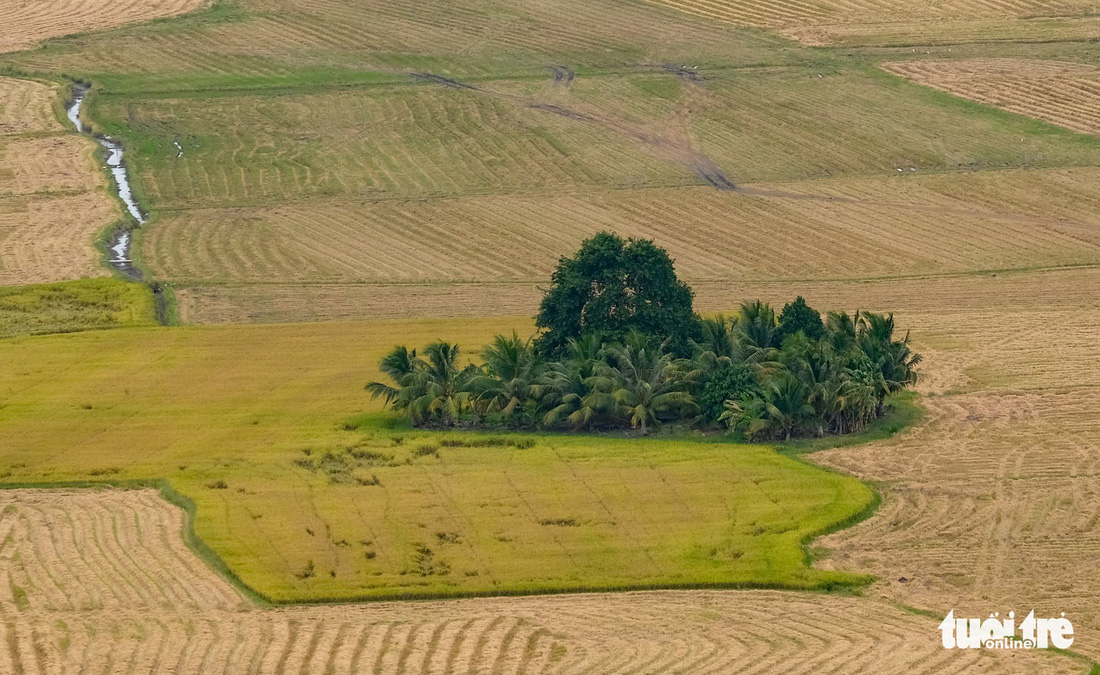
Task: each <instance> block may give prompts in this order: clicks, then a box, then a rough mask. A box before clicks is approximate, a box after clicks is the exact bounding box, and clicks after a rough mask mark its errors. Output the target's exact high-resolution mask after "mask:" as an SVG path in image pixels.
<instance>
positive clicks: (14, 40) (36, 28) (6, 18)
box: [0, 0, 208, 53]
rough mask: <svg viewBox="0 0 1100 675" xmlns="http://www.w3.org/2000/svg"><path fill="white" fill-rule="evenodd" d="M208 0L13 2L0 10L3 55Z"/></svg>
mask: <svg viewBox="0 0 1100 675" xmlns="http://www.w3.org/2000/svg"><path fill="white" fill-rule="evenodd" d="M207 2H208V0H112V1H110V2H105V1H102V0H97V1H95V2H86V1H83V0H81V1H75V0H43V1H38V2H29V1H28V0H12V2H6V3H4V6H3V7H0V25H2V26H4V30H3V32H0V53H3V52H14V51H19V50H23V49H29V48H30V47H33V46H35V45H36V44H38V43H40V42H42V41H43V40H47V39H49V38H55V37H59V36H62V35H69V34H72V33H84V32H87V31H91V30H103V29H107V28H113V27H115V26H121V25H123V24H127V23H135V22H138V21H148V20H150V19H157V18H163V17H168V16H175V15H177V14H183V13H184V12H190V11H192V10H195V9H198V8H200V7H202V6H203V5H204V4H206V3H207Z"/></svg>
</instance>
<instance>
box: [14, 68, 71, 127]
mask: <svg viewBox="0 0 1100 675" xmlns="http://www.w3.org/2000/svg"><path fill="white" fill-rule="evenodd" d="M56 96H57V87H56V86H48V85H44V84H40V83H38V82H31V81H29V80H17V79H14V78H10V77H0V135H7V134H18V133H28V132H35V131H60V130H61V129H62V126H61V123H60V122H59V121H58V120H57V117H56V116H55V115H54V114H53V107H52V106H53V102H54V100H55V97H56Z"/></svg>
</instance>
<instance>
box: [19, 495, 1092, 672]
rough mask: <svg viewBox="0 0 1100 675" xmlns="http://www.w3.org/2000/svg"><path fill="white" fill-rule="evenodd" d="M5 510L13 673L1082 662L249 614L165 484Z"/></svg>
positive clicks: (798, 668) (666, 630) (639, 622)
mask: <svg viewBox="0 0 1100 675" xmlns="http://www.w3.org/2000/svg"><path fill="white" fill-rule="evenodd" d="M0 507H2V511H0V532H3V533H4V534H5V537H6V538H7V542H8V544H7V545H6V546H5V548H4V552H3V553H2V554H0V575H2V576H3V577H4V578H5V579H6V580H7V582H8V583H7V584H5V585H4V591H5V592H4V593H2V594H0V609H2V610H3V612H4V613H5V614H6V615H7V616H8V617H9V620H8V621H5V622H3V623H2V624H0V633H3V636H4V638H5V639H4V641H3V644H4V645H5V648H3V649H0V668H4V669H5V670H8V671H11V672H27V673H34V672H41V673H46V672H49V673H69V672H83V671H84V670H85V669H86V668H87V666H88V665H89V664H96V667H97V668H101V669H104V670H109V671H110V672H119V673H131V672H133V673H137V672H150V671H164V670H171V671H172V672H176V673H191V672H210V671H211V670H219V671H221V670H225V671H226V672H245V671H261V672H331V673H351V672H363V671H365V670H368V669H369V670H371V671H372V672H380V673H402V672H425V671H434V672H499V673H526V672H546V671H552V672H589V671H596V672H610V671H616V672H619V671H627V670H635V669H641V670H645V671H647V672H684V673H708V672H729V671H731V670H734V669H736V670H737V671H738V672H744V673H757V672H759V673H764V672H785V673H813V672H821V671H822V670H828V671H830V672H852V673H856V672H866V671H867V670H868V669H874V670H875V672H880V673H956V672H958V673H961V672H972V671H973V670H984V671H992V672H1005V673H1074V672H1078V673H1083V672H1085V670H1086V669H1087V667H1086V666H1084V664H1082V663H1081V662H1079V661H1075V660H1073V659H1070V658H1067V657H1064V656H1059V655H1057V654H1052V653H1042V652H1026V653H1016V654H1010V653H1003V652H1002V653H998V652H995V651H987V650H980V651H978V650H954V651H951V652H945V651H943V650H942V649H941V648H940V646H939V642H938V640H937V639H936V638H937V637H938V633H937V632H936V631H935V621H934V620H932V619H928V618H924V617H920V616H916V615H913V614H908V613H906V612H903V611H902V610H900V609H897V608H895V607H891V606H889V605H887V604H886V603H883V602H877V601H871V600H867V599H861V598H845V597H835V596H822V595H792V594H787V593H778V592H770V591H734V592H724V593H723V592H700V591H688V592H652V593H627V594H613V595H574V596H567V597H565V596H563V597H531V598H514V599H487V600H459V601H453V602H447V603H441V602H431V603H416V604H408V603H378V604H371V605H359V606H355V605H344V606H340V607H324V606H320V607H302V608H286V609H263V608H254V607H251V606H250V605H248V604H247V603H246V602H245V601H244V600H243V599H242V598H241V597H240V596H239V595H238V594H237V593H236V591H234V590H233V588H232V587H230V586H229V585H228V584H226V583H225V582H224V581H222V580H221V579H220V578H218V577H217V576H216V575H214V574H213V573H212V572H211V571H210V570H209V569H207V568H206V567H205V566H204V564H203V563H202V562H201V561H200V560H199V559H198V558H196V557H195V556H194V555H192V554H191V552H190V551H189V550H187V549H186V548H185V547H184V545H183V543H182V541H181V539H180V531H181V529H182V527H183V513H182V512H181V511H180V510H179V509H176V508H175V507H172V506H170V505H168V504H167V503H165V502H164V501H162V500H160V498H159V497H158V496H157V495H156V493H155V492H153V491H149V490H142V491H72V490H56V491H54V490H51V491H38V490H8V491H4V492H3V493H2V494H0ZM14 617H18V620H14Z"/></svg>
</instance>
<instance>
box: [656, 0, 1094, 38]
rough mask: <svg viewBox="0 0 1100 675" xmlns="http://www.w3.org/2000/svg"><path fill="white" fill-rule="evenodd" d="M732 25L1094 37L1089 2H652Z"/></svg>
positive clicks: (852, 34) (812, 34)
mask: <svg viewBox="0 0 1100 675" xmlns="http://www.w3.org/2000/svg"><path fill="white" fill-rule="evenodd" d="M651 1H652V2H656V3H659V4H661V5H664V6H666V7H671V8H674V9H676V10H679V11H682V12H685V13H688V14H694V15H697V16H703V17H707V18H710V19H714V20H717V21H722V22H726V23H730V24H733V25H738V26H758V27H762V28H772V29H776V30H778V31H779V32H781V33H783V34H785V35H788V36H790V37H793V38H794V39H797V40H799V41H801V42H803V43H805V44H810V45H818V46H821V45H836V46H866V45H879V46H889V45H898V44H902V45H905V44H920V45H927V44H939V43H948V44H957V43H960V42H971V41H974V42H977V41H986V42H988V41H1010V40H1018V41H1025V40H1029V39H1031V40H1036V39H1046V40H1055V39H1069V40H1084V39H1086V38H1089V37H1092V36H1094V35H1095V31H1096V29H1097V26H1098V24H1097V23H1096V17H1095V16H1094V15H1095V6H1094V5H1093V4H1092V3H1090V2H1088V0H1056V1H1054V2H1051V1H1050V0H1022V1H1019V2H1006V1H1002V0H949V1H948V2H930V1H928V0H922V1H918V2H911V1H902V0H858V1H856V2H839V1H836V0H809V1H796V0H767V1H765V2H746V1H745V0H651Z"/></svg>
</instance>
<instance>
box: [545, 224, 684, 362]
mask: <svg viewBox="0 0 1100 675" xmlns="http://www.w3.org/2000/svg"><path fill="white" fill-rule="evenodd" d="M692 297H693V294H692V291H691V288H689V287H688V285H687V284H685V283H684V282H682V281H680V280H679V279H678V278H677V276H676V270H675V269H674V267H673V263H672V258H671V257H669V255H668V252H667V251H665V250H664V249H663V248H661V247H659V246H657V245H656V244H654V243H653V242H652V241H650V240H647V239H627V240H624V239H623V238H622V237H620V236H618V235H617V234H613V233H611V232H600V233H599V234H596V235H595V236H593V237H592V238H591V239H588V240H586V241H585V242H584V243H583V244H582V245H581V248H580V250H579V251H577V253H576V254H574V255H573V257H571V258H564V257H563V258H562V259H561V260H560V261H559V263H558V267H557V269H556V270H555V271H554V273H553V275H552V276H551V283H550V288H549V289H548V290H547V291H546V294H545V296H544V297H543V299H542V304H541V305H540V306H539V313H538V316H537V317H536V318H535V325H537V326H538V328H539V329H540V331H541V334H540V335H539V337H538V339H537V341H536V346H537V348H538V350H539V352H540V353H541V354H543V355H544V356H547V357H558V356H560V355H561V354H562V352H563V351H564V350H565V348H566V346H567V345H568V344H569V340H570V339H574V340H575V339H579V338H581V337H583V336H584V335H587V334H588V333H601V334H602V335H604V337H605V338H606V339H607V340H609V341H622V340H623V339H624V338H625V337H626V335H627V333H629V332H630V331H631V330H636V331H638V332H640V333H642V334H644V335H647V336H651V337H655V338H656V339H657V340H658V341H659V342H664V343H665V344H666V346H667V348H668V349H669V350H670V351H672V352H673V353H674V354H677V355H680V356H687V355H688V354H690V341H691V340H693V339H697V338H698V337H699V319H698V317H697V316H696V315H695V312H694V309H693V308H692Z"/></svg>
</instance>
